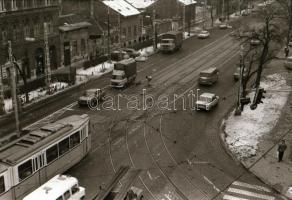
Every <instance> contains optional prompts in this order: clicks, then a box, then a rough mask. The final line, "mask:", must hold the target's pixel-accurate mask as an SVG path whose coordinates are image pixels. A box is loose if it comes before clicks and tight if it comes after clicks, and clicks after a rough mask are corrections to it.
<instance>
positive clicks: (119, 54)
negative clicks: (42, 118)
mask: <svg viewBox="0 0 292 200" xmlns="http://www.w3.org/2000/svg"><path fill="white" fill-rule="evenodd" d="M128 58H130V56H129V55H128V54H127V52H125V51H122V50H114V51H112V52H111V59H112V60H114V61H120V60H124V59H128Z"/></svg>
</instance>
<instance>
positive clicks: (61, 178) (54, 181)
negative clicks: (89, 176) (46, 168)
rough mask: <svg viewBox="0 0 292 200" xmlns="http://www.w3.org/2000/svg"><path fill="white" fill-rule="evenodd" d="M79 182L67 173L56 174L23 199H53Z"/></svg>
mask: <svg viewBox="0 0 292 200" xmlns="http://www.w3.org/2000/svg"><path fill="white" fill-rule="evenodd" d="M77 183H78V181H77V179H76V178H74V177H71V176H66V175H56V176H55V177H53V178H51V179H50V180H49V181H48V182H46V183H45V184H43V185H42V186H40V187H39V188H37V189H36V190H34V191H33V192H32V193H30V194H29V195H27V196H26V197H24V198H23V200H38V199H41V200H51V199H57V198H58V197H60V196H61V195H62V194H64V193H65V192H66V191H67V190H68V189H70V188H72V187H73V186H74V185H76V184H77Z"/></svg>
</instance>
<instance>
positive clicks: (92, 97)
mask: <svg viewBox="0 0 292 200" xmlns="http://www.w3.org/2000/svg"><path fill="white" fill-rule="evenodd" d="M104 96H105V92H104V91H103V90H101V89H88V90H86V91H85V92H84V93H83V95H82V96H81V97H79V99H78V105H79V106H95V105H97V104H98V102H101V101H102V100H103V99H104Z"/></svg>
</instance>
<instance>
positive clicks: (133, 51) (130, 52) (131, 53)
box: [122, 48, 141, 58]
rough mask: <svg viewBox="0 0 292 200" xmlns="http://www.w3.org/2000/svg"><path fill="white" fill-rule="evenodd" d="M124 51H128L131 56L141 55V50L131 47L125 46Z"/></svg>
mask: <svg viewBox="0 0 292 200" xmlns="http://www.w3.org/2000/svg"><path fill="white" fill-rule="evenodd" d="M122 51H124V52H126V53H127V54H128V55H129V56H130V58H136V57H138V56H140V55H141V53H140V52H138V51H136V50H135V49H131V48H123V49H122Z"/></svg>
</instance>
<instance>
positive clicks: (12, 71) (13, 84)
mask: <svg viewBox="0 0 292 200" xmlns="http://www.w3.org/2000/svg"><path fill="white" fill-rule="evenodd" d="M8 56H9V65H10V68H9V69H10V77H11V92H12V97H13V99H12V100H13V107H14V115H15V125H16V131H17V133H18V137H19V136H20V127H19V116H18V98H17V92H16V70H15V66H14V64H13V54H12V47H11V41H8Z"/></svg>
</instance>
